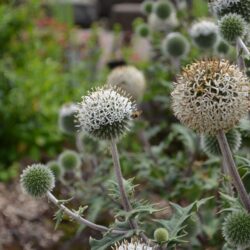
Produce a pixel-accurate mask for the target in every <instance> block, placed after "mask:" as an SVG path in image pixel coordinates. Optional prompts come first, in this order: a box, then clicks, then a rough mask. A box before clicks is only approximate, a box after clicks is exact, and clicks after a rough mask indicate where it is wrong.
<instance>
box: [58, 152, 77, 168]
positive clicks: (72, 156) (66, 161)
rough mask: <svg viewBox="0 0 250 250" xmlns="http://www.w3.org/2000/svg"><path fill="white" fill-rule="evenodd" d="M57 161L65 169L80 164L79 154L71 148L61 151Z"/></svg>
mask: <svg viewBox="0 0 250 250" xmlns="http://www.w3.org/2000/svg"><path fill="white" fill-rule="evenodd" d="M58 161H59V164H60V165H61V166H62V168H63V169H65V170H70V169H76V168H79V167H80V166H81V159H80V156H79V155H78V153H77V152H75V151H73V150H65V151H64V152H62V153H61V154H60V156H59V160H58Z"/></svg>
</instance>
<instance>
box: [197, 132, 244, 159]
mask: <svg viewBox="0 0 250 250" xmlns="http://www.w3.org/2000/svg"><path fill="white" fill-rule="evenodd" d="M226 137H227V141H228V144H229V147H230V149H231V151H232V152H233V153H235V152H237V151H238V150H239V148H240V145H241V134H240V132H239V131H238V130H237V129H231V130H229V131H228V132H227V133H226ZM201 147H202V149H203V151H204V152H205V153H206V154H207V155H209V156H221V150H220V145H219V143H218V141H217V138H216V136H211V135H202V137H201Z"/></svg>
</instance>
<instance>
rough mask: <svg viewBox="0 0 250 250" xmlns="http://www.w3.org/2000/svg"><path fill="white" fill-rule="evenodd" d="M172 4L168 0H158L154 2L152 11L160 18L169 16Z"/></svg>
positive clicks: (164, 18) (163, 18)
mask: <svg viewBox="0 0 250 250" xmlns="http://www.w3.org/2000/svg"><path fill="white" fill-rule="evenodd" d="M172 11H173V6H172V4H171V3H170V2H169V1H168V0H159V1H158V2H156V3H155V4H154V13H155V14H156V16H157V17H159V18H160V19H162V20H166V19H167V18H169V17H170V15H171V12H172Z"/></svg>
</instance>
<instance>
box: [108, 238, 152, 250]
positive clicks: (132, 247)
mask: <svg viewBox="0 0 250 250" xmlns="http://www.w3.org/2000/svg"><path fill="white" fill-rule="evenodd" d="M112 250H153V248H152V247H151V246H149V245H147V244H144V243H142V242H141V240H139V239H137V238H132V239H131V241H130V242H128V241H127V240H124V241H123V242H122V243H119V242H118V243H116V244H115V246H114V247H112Z"/></svg>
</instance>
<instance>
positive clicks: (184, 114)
mask: <svg viewBox="0 0 250 250" xmlns="http://www.w3.org/2000/svg"><path fill="white" fill-rule="evenodd" d="M248 91H249V82H248V80H247V78H246V77H245V76H244V74H243V73H242V72H241V71H240V70H239V68H238V67H237V66H236V65H230V63H229V62H228V61H224V60H222V61H219V60H205V61H198V62H195V63H193V64H191V65H189V66H187V67H186V68H184V70H183V73H182V74H181V75H179V77H178V80H177V83H176V84H175V89H174V91H173V92H172V97H173V110H174V113H175V115H176V116H177V118H178V119H179V120H180V121H181V122H182V123H183V124H185V125H186V126H187V127H189V128H191V129H194V130H196V131H197V132H198V133H204V134H210V135H216V134H217V132H218V131H219V130H223V131H228V130H230V129H231V128H233V127H234V126H235V125H236V124H237V123H238V122H239V120H240V119H241V118H242V117H243V116H245V115H246V114H247V111H248V105H249V101H248Z"/></svg>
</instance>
